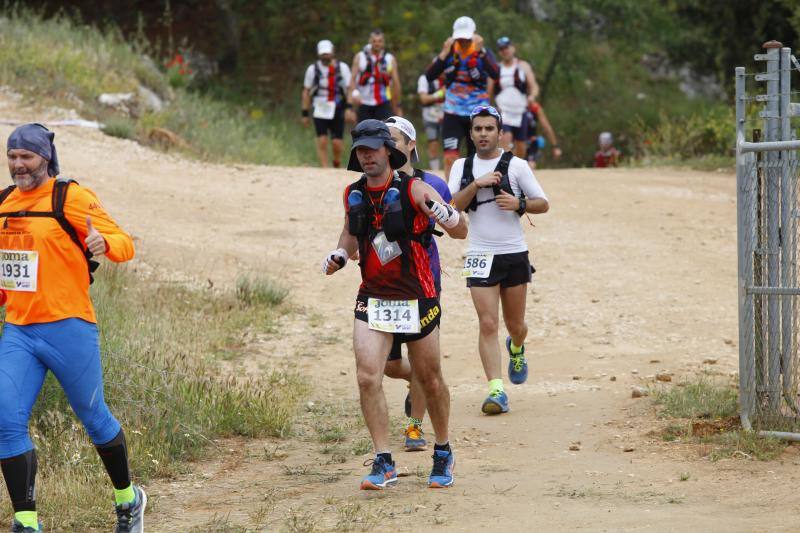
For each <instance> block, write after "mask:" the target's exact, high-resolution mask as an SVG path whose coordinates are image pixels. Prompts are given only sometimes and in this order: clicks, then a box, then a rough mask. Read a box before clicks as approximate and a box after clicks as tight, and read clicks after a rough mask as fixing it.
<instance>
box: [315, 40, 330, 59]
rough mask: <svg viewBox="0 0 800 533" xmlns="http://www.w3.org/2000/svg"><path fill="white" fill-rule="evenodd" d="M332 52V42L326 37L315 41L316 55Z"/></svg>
mask: <svg viewBox="0 0 800 533" xmlns="http://www.w3.org/2000/svg"><path fill="white" fill-rule="evenodd" d="M332 53H333V43H332V42H330V41H329V40H328V39H323V40H321V41H320V42H318V43H317V55H318V56H321V55H322V54H332Z"/></svg>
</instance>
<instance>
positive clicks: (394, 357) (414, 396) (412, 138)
mask: <svg viewBox="0 0 800 533" xmlns="http://www.w3.org/2000/svg"><path fill="white" fill-rule="evenodd" d="M386 124H387V126H389V132H390V133H391V134H392V138H393V139H394V142H395V144H396V145H397V149H398V150H400V151H401V152H403V153H404V154H405V155H406V164H405V166H404V167H403V168H401V169H399V170H400V171H401V172H405V173H406V174H408V175H414V176H416V177H418V178H420V179H422V181H424V182H425V183H427V184H428V185H430V186H431V187H433V188H434V189H435V190H436V192H438V193H439V194H440V195H441V197H442V199H443V200H444V201H445V202H448V203H449V202H450V201H451V200H452V198H453V197H452V195H451V194H450V189H449V187H448V186H447V183H446V182H445V181H444V180H443V179H442V178H440V177H439V176H436V175H435V174H431V173H429V172H425V171H423V170H420V169H416V168H413V167H412V163H416V162H418V161H419V154H418V153H417V131H416V129H415V128H414V125H413V124H411V122H409V121H408V120H406V119H404V118H403V117H390V118H388V119H386ZM433 225H434V222H433V220H431V228H433ZM427 252H428V260H429V261H430V265H431V272H432V273H433V279H434V284H435V286H436V293H437V294H441V292H442V267H441V263H440V261H439V249H438V248H437V247H436V241H435V240H434V239H431V242H430V244H429V245H428V247H427ZM395 339H397V337H395ZM401 345H402V343H401V342H397V341H396V342H394V343H392V350H391V352H389V357H388V360H387V362H386V368H385V369H384V375H386V376H387V377H390V378H395V379H405V380H406V381H408V382H409V384H410V392H409V394H408V396H407V397H406V416H407V417H408V421H407V423H406V428H405V435H406V442H405V448H406V451H409V452H411V451H421V450H424V449H425V447H426V446H427V442H426V441H425V437H424V436H423V435H424V433H423V431H422V419H423V418H424V417H425V393H424V392H423V390H422V388H421V387H420V384H419V382H418V381H416V380H414V379H412V372H411V363H409V361H408V359H407V358H405V357H403V356H402V352H401V348H400V347H401Z"/></svg>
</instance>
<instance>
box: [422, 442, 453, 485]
mask: <svg viewBox="0 0 800 533" xmlns="http://www.w3.org/2000/svg"><path fill="white" fill-rule="evenodd" d="M455 466H456V456H455V455H453V451H452V450H450V451H449V452H446V451H444V450H434V451H433V470H431V477H429V478H428V487H429V488H432V489H446V488H448V487H450V486H452V485H453V468H455Z"/></svg>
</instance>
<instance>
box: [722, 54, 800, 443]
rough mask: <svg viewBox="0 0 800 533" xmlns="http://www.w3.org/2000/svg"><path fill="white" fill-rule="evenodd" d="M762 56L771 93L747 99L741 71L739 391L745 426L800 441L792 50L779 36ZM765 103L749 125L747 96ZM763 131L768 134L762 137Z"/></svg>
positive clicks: (799, 165)
mask: <svg viewBox="0 0 800 533" xmlns="http://www.w3.org/2000/svg"><path fill="white" fill-rule="evenodd" d="M764 48H765V49H766V53H765V54H757V55H756V56H755V59H756V60H757V61H764V62H765V63H766V72H764V73H760V74H756V75H755V76H754V78H755V81H757V82H758V81H760V82H766V94H765V95H757V96H756V97H755V98H754V99H753V98H748V97H747V92H746V80H747V78H748V75H747V73H746V72H745V69H744V68H743V67H738V68H737V69H736V182H737V235H738V285H739V392H740V395H739V396H740V408H741V420H742V425H743V426H744V427H745V428H746V429H752V428H753V427H755V428H756V429H759V430H761V432H762V433H764V434H770V435H774V436H778V437H781V438H789V439H793V440H800V397H798V383H800V375H798V372H800V365H799V364H798V361H797V357H798V353H797V348H798V334H799V332H800V320H799V319H800V313H798V297H800V287H798V283H797V280H798V276H797V245H798V235H797V230H798V224H797V219H798V217H800V208H799V207H798V203H797V201H798V196H799V195H798V183H799V182H798V174H800V161H799V160H798V157H797V151H798V150H800V141H798V140H796V139H795V134H794V131H793V129H792V122H791V121H792V118H793V117H795V116H800V105H797V104H793V103H792V102H791V101H790V95H791V78H792V71H793V70H797V69H796V68H795V66H796V65H798V62H797V60H796V59H795V58H794V57H793V56H792V53H791V49H789V48H784V47H782V45H781V44H780V43H778V42H775V41H770V42H768V43H766V44H765V45H764ZM748 101H755V102H758V103H761V105H762V109H761V110H760V111H759V112H758V117H759V118H761V119H763V123H762V128H761V129H752V137H753V140H752V141H748V140H747V136H748V134H749V133H751V132H750V131H749V129H748V127H747V125H748V117H749V116H751V114H752V113H748V109H747V102H748ZM762 133H763V135H762Z"/></svg>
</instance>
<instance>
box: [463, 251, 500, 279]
mask: <svg viewBox="0 0 800 533" xmlns="http://www.w3.org/2000/svg"><path fill="white" fill-rule="evenodd" d="M492 262H494V254H489V253H482V254H467V258H466V259H465V260H464V270H463V271H462V272H461V277H464V278H488V277H489V272H491V270H492Z"/></svg>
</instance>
